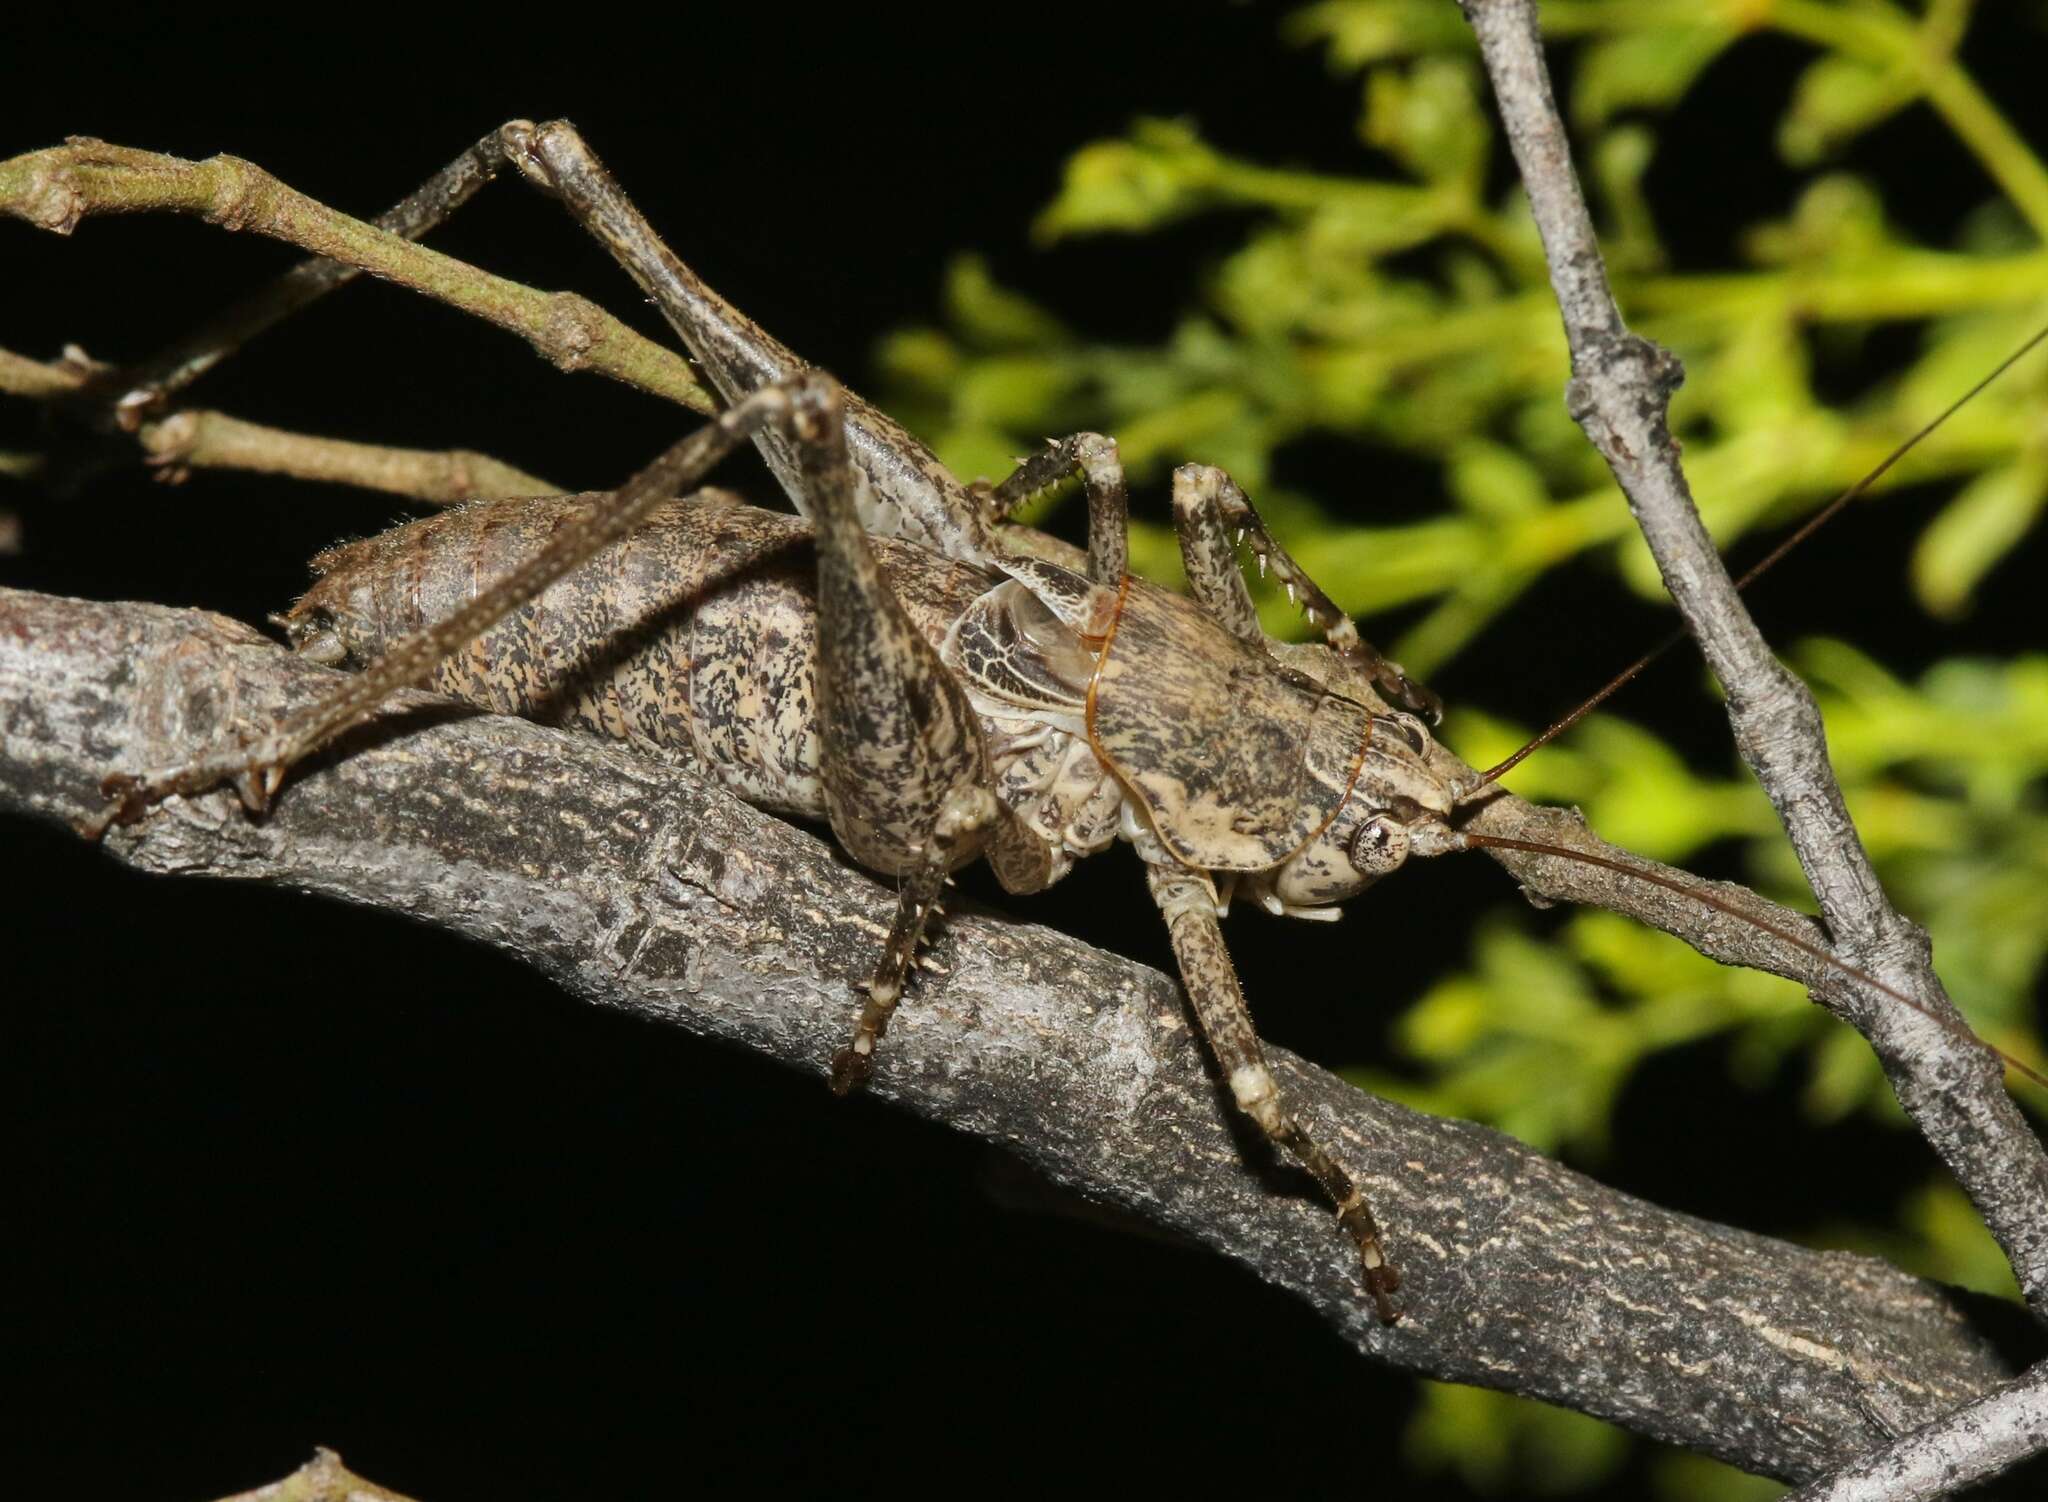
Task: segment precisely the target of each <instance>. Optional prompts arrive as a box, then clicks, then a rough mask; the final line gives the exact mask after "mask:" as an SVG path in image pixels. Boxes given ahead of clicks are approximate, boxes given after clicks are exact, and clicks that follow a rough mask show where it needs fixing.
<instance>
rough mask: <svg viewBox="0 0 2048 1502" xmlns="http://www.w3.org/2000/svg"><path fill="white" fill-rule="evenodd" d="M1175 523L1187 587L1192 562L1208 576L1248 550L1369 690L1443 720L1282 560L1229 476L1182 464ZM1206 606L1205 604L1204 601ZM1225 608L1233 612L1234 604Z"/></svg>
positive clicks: (1439, 705) (1303, 574)
mask: <svg viewBox="0 0 2048 1502" xmlns="http://www.w3.org/2000/svg"><path fill="white" fill-rule="evenodd" d="M1183 477H1185V478H1183ZM1183 497H1185V498H1186V502H1187V503H1186V504H1185V505H1183ZM1174 523H1175V525H1176V526H1177V527H1178V528H1179V529H1180V532H1181V557H1182V558H1183V560H1185V561H1186V562H1187V565H1188V576H1189V579H1190V581H1191V582H1195V581H1196V575H1197V567H1198V561H1199V562H1200V563H1201V564H1202V569H1201V571H1202V573H1203V574H1204V575H1209V574H1211V573H1213V570H1212V569H1211V568H1210V567H1208V566H1207V560H1208V559H1210V558H1212V557H1213V556H1214V555H1215V554H1216V552H1217V551H1218V549H1219V548H1221V547H1234V546H1235V544H1236V543H1238V542H1245V543H1249V544H1250V546H1251V550H1252V552H1253V554H1254V555H1255V556H1256V557H1257V558H1258V560H1259V571H1260V572H1261V573H1264V572H1265V571H1266V570H1267V569H1268V568H1271V569H1272V570H1273V574H1274V577H1276V578H1277V579H1279V581H1280V585H1281V588H1283V589H1285V590H1286V591H1287V597H1288V598H1289V599H1290V600H1293V601H1294V602H1295V603H1296V604H1297V605H1298V606H1299V607H1300V608H1301V612H1302V614H1303V615H1305V616H1307V617H1308V619H1309V622H1310V624H1312V625H1313V626H1315V627H1316V628H1317V629H1318V630H1320V631H1321V632H1322V633H1323V640H1324V641H1326V642H1328V643H1329V645H1330V647H1331V649H1332V650H1333V651H1335V652H1337V653H1338V654H1339V655H1341V656H1343V657H1346V658H1349V659H1350V660H1351V661H1352V662H1353V663H1355V664H1356V665H1357V666H1358V668H1359V670H1360V671H1361V672H1363V673H1365V674H1366V675H1367V676H1368V677H1370V678H1371V679H1372V680H1373V685H1374V687H1376V688H1377V689H1378V690H1379V691H1380V693H1381V694H1382V695H1383V696H1385V698H1386V699H1387V700H1388V701H1389V702H1390V703H1394V704H1398V705H1400V706H1401V707H1402V708H1404V709H1409V710H1413V711H1414V712H1415V713H1416V714H1419V715H1425V716H1427V717H1428V718H1429V720H1430V721H1431V722H1432V723H1434V722H1436V721H1438V720H1441V719H1442V718H1443V712H1444V707H1443V701H1442V700H1440V699H1438V698H1437V696H1436V695H1435V694H1433V693H1431V692H1430V691H1429V690H1428V689H1426V688H1424V687H1423V686H1422V685H1421V684H1419V683H1417V682H1415V681H1414V680H1413V679H1411V678H1410V677H1409V676H1408V675H1407V674H1406V673H1404V672H1402V671H1401V665H1400V664H1399V663H1398V662H1393V661H1390V660H1389V659H1387V658H1385V657H1382V656H1381V655H1380V652H1379V649H1378V648H1377V647H1375V646H1374V645H1373V644H1372V643H1371V642H1369V641H1367V640H1366V639H1365V638H1364V637H1363V636H1360V635H1359V634H1358V626H1357V624H1356V623H1355V622H1353V621H1352V619H1351V617H1350V616H1349V615H1347V614H1345V613H1344V611H1342V610H1341V609H1339V608H1338V606H1337V603H1336V601H1334V600H1332V599H1331V598H1330V597H1329V595H1328V594H1326V593H1324V591H1323V588H1322V586H1321V585H1319V584H1317V583H1316V581H1315V580H1314V579H1311V578H1310V577H1309V575H1308V571H1307V570H1306V569H1304V568H1303V567H1302V566H1301V565H1300V564H1298V563H1296V562H1295V561H1294V560H1293V558H1291V557H1289V556H1288V553H1287V550H1286V549H1285V548H1283V547H1281V546H1280V543H1279V540H1278V539H1277V538H1275V537H1274V536H1273V534H1272V533H1271V532H1270V531H1268V530H1267V529H1266V523H1265V521H1264V520H1263V519H1262V518H1261V517H1260V516H1259V513H1258V512H1257V510H1255V509H1254V508H1253V506H1252V503H1251V498H1250V497H1249V496H1247V495H1246V494H1245V493H1244V490H1243V488H1242V487H1241V486H1239V485H1238V483H1237V482H1236V481H1235V480H1233V479H1231V478H1230V476H1229V475H1227V474H1225V473H1224V472H1223V471H1222V470H1220V469H1216V468H1214V467H1212V466H1208V465H1188V466H1185V467H1184V468H1183V469H1181V470H1179V471H1177V472H1176V473H1175V475H1174ZM1191 534H1192V535H1191ZM1219 588H1220V586H1219ZM1196 589H1197V593H1198V594H1200V593H1201V590H1202V584H1201V583H1200V582H1196ZM1204 603H1205V604H1208V603H1209V601H1208V599H1207V598H1206V597H1205V598H1204ZM1210 608H1211V609H1212V610H1214V609H1216V608H1217V607H1216V605H1213V604H1212V605H1211V606H1210ZM1230 609H1231V611H1232V612H1233V613H1234V612H1235V609H1236V607H1235V605H1234V604H1233V605H1231V606H1230ZM1224 619H1225V622H1226V624H1231V625H1232V629H1237V628H1236V626H1235V624H1234V622H1233V621H1232V620H1231V618H1230V617H1229V616H1225V617H1224ZM1240 634H1241V633H1240Z"/></svg>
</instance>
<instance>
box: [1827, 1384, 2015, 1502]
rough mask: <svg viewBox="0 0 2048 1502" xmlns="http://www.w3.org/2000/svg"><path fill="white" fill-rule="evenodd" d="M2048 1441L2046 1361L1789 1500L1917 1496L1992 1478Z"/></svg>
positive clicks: (1886, 1500)
mask: <svg viewBox="0 0 2048 1502" xmlns="http://www.w3.org/2000/svg"><path fill="white" fill-rule="evenodd" d="M2044 1446H2048V1364H2043V1365H2037V1366H2035V1367H2034V1368H2032V1369H2031V1370H2030V1371H2029V1372H2028V1373H2027V1374H2026V1375H2025V1376H2024V1377H2022V1378H2020V1379H2019V1381H2017V1382H2015V1383H2013V1384H2012V1386H2010V1387H2007V1388H2003V1389H2001V1390H2000V1391H1998V1392H1995V1393H1993V1394H1991V1396H1989V1397H1987V1398H1979V1399H1978V1400H1977V1401H1976V1402H1974V1403H1970V1404H1967V1405H1966V1406H1964V1407H1962V1408H1958V1409H1957V1410H1956V1411H1955V1412H1954V1413H1952V1414H1950V1415H1949V1416H1948V1417H1947V1418H1944V1419H1938V1420H1936V1421H1935V1422H1934V1423H1932V1424H1929V1425H1928V1426H1927V1427H1926V1428H1925V1429H1918V1430H1915V1431H1914V1432H1913V1433H1911V1434H1909V1435H1907V1436H1906V1437H1905V1438H1903V1439H1901V1440H1900V1441H1898V1443H1896V1444H1893V1445H1887V1446H1886V1447H1885V1448H1884V1449H1882V1450H1879V1451H1878V1452H1877V1453H1876V1454H1875V1455H1870V1456H1867V1457H1865V1458H1864V1459H1862V1460H1859V1461H1856V1462H1855V1463H1854V1464H1852V1465H1847V1466H1844V1467H1843V1468H1842V1469H1841V1470H1839V1471H1837V1472H1835V1474H1834V1475H1832V1476H1829V1477H1827V1478H1826V1479H1824V1480H1821V1481H1816V1482H1814V1483H1813V1485H1811V1486H1808V1487H1802V1488H1801V1489H1800V1491H1799V1493H1798V1494H1797V1497H1796V1498H1794V1499H1793V1502H1921V1499H1923V1498H1931V1497H1946V1496H1948V1495H1949V1494H1950V1493H1951V1492H1954V1491H1955V1490H1957V1489H1958V1488H1960V1487H1965V1486H1969V1485H1970V1484H1972V1483H1973V1482H1977V1481H1982V1480H1983V1479H1984V1478H1985V1477H1987V1476H1995V1475H1997V1474H1998V1473H1999V1472H2000V1471H2002V1470H2004V1469H2005V1468H2006V1467H2008V1466H2010V1465H2013V1464H2016V1463H2017V1462H2019V1461H2022V1460H2025V1459H2026V1458H2027V1457H2028V1456H2029V1455H2033V1454H2037V1453H2038V1452H2039V1451H2040V1450H2041V1449H2042V1448H2043V1447H2044Z"/></svg>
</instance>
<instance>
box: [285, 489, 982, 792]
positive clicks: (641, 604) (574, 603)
mask: <svg viewBox="0 0 2048 1502" xmlns="http://www.w3.org/2000/svg"><path fill="white" fill-rule="evenodd" d="M598 499H599V497H597V496H594V495H588V496H553V497H545V498H541V499H536V500H513V501H487V502H476V503H473V504H471V505H468V506H464V507H461V508H459V509H457V510H453V511H447V512H443V513H440V514H438V515H435V516H430V517H426V518H423V519H422V520H420V521H416V522H413V523H410V524H409V525H406V526H403V527H399V528H397V529H395V530H393V531H390V532H386V533H383V534H381V535H379V536H376V537H372V538H368V539H366V540H364V541H362V542H358V543H352V544H348V545H346V546H344V547H339V548H335V549H331V550H330V551H329V552H327V553H324V554H322V555H321V556H320V557H319V558H318V559H316V560H314V567H315V568H316V570H318V572H319V573H320V575H321V577H320V580H319V582H318V583H317V584H315V585H314V587H313V588H312V589H311V590H310V591H308V592H307V594H306V596H305V597H304V598H303V599H302V600H300V601H299V603H298V604H297V605H295V606H294V607H293V608H292V610H291V612H290V615H289V617H288V619H289V621H290V623H291V625H292V629H293V632H294V639H295V640H299V639H301V638H303V637H305V636H307V635H309V634H311V633H313V632H315V631H317V630H319V629H320V628H321V627H322V626H323V625H327V626H329V627H330V628H331V630H332V633H333V635H334V637H336V638H338V639H339V640H340V642H341V643H342V645H343V646H344V647H345V648H346V651H347V655H348V659H349V660H350V661H351V662H353V663H358V664H359V663H361V662H365V661H367V660H369V659H370V658H372V657H375V656H376V655H378V654H379V653H380V652H381V651H383V649H384V648H385V646H386V645H387V644H389V643H390V642H392V641H395V640H397V639H398V638H399V637H401V636H404V635H406V634H408V633H410V632H412V631H414V630H417V629H419V628H421V627H422V626H424V625H426V624H427V623H429V622H431V621H434V620H439V619H443V618H445V617H447V616H448V615H449V614H451V613H452V612H453V611H454V610H456V609H457V608H459V607H460V606H461V605H462V604H463V603H465V602H466V601H467V600H469V599H470V598H472V597H473V596H474V595H475V594H476V593H477V592H479V591H480V590H482V589H484V588H486V587H488V585H489V584H490V583H491V581H492V580H494V579H496V578H498V577H500V576H502V575H503V574H504V573H506V572H507V571H509V570H510V569H511V568H512V567H513V566H514V565H516V564H517V563H518V562H519V561H521V560H522V559H524V558H527V557H530V556H531V555H532V554H534V553H535V552H537V551H539V549H540V548H541V547H543V546H545V544H546V542H547V540H548V538H549V536H550V535H552V533H553V532H554V530H555V529H556V528H557V526H559V525H560V523H561V522H562V520H563V519H564V518H566V517H567V516H569V515H570V514H571V513H572V512H574V511H575V510H576V509H577V508H579V507H582V506H585V505H589V504H592V503H594V502H596V501H597V500H598ZM876 551H877V553H878V554H879V555H880V557H881V560H882V564H883V567H884V569H885V571H886V572H887V573H888V575H889V577H890V582H891V584H892V585H893V586H894V588H895V590H896V593H897V596H898V598H899V599H901V600H902V601H903V603H904V605H905V607H906V608H907V609H908V610H909V611H910V613H911V616H912V618H913V619H914V620H916V621H917V622H918V624H919V625H920V627H922V628H923V629H924V630H925V632H926V633H927V634H928V635H930V636H931V637H932V639H933V640H934V641H935V642H936V641H938V640H940V639H942V638H943V637H944V635H945V631H946V628H947V626H948V625H950V623H951V621H952V620H953V618H954V617H955V616H957V615H958V613H959V611H960V610H961V609H963V608H964V607H965V605H966V603H967V602H968V601H970V600H972V599H973V598H974V596H975V595H977V594H979V593H980V592H981V591H982V590H984V589H986V588H987V587H988V586H989V582H990V581H989V579H988V578H987V576H985V575H983V574H982V573H980V572H979V571H978V570H975V569H971V568H968V567H966V566H964V565H960V564H955V563H950V562H948V561H946V560H944V559H942V558H939V557H937V556H936V555H934V554H932V553H929V552H926V551H924V550H923V549H919V548H915V547H911V546H908V545H905V544H897V543H889V542H878V543H877V544H876ZM815 577H816V566H815V562H814V559H813V555H812V551H811V542H810V532H809V528H808V526H807V525H806V524H805V523H804V522H803V521H802V520H800V519H799V518H797V517H793V516H784V515H780V514H778V513H775V512H767V511H759V510H756V509H754V508H752V507H749V506H745V505H742V504H740V503H739V502H738V501H737V500H736V499H734V498H732V497H730V496H727V495H725V494H724V493H722V492H715V491H707V492H702V493H700V494H699V495H697V496H693V497H690V498H688V499H686V500H680V501H675V502H672V503H670V504H669V505H667V506H665V507H663V508H661V509H660V510H658V511H656V512H655V513H654V515H653V516H651V517H650V518H649V519H648V522H647V524H646V526H645V527H644V528H643V529H642V530H641V531H639V532H637V533H635V534H634V536H632V537H631V538H629V539H627V540H626V541H625V542H623V543H620V544H618V545H617V546H615V547H613V548H610V549H608V550H606V551H605V552H603V553H600V554H599V555H598V556H597V557H596V558H594V559H592V560H591V561H590V562H589V563H587V564H586V565H584V566H583V567H582V568H581V569H578V570H575V571H574V572H572V573H571V574H570V575H569V576H568V577H567V578H565V579H563V580H561V581H559V582H558V583H556V584H555V585H553V586H552V587H550V588H549V589H547V590H546V591H544V592H543V593H542V594H541V595H540V596H539V597H538V598H537V599H535V600H533V601H530V602H529V603H527V604H526V605H524V606H522V607H521V608H520V609H518V610H516V611H514V612H513V613H512V614H511V615H510V616H508V617H507V618H506V619H505V620H503V621H502V622H500V623H499V624H498V625H497V626H496V627H494V628H493V629H492V630H491V631H489V632H488V633H486V634H485V635H484V636H482V637H480V638H479V639H478V640H476V641H475V642H473V643H471V644H470V645H469V646H468V647H466V648H464V649H462V650H461V651H459V652H458V653H457V654H456V655H455V656H454V657H453V658H451V659H449V660H448V661H447V662H445V663H444V664H443V665H442V666H441V667H440V668H439V669H438V670H437V671H436V673H435V675H434V677H433V678H432V679H431V680H430V682H429V684H428V685H427V686H429V687H431V688H434V689H436V690H438V691H440V692H443V693H448V694H452V695H454V696H456V697H457V698H460V699H463V700H465V701H467V702H469V703H472V704H475V705H477V706H479V707H480V708H484V709H489V710H492V711H495V712H498V713H504V714H517V715H523V716H525V717H527V718H530V719H536V720H540V721H543V722H545V723H549V724H560V725H575V726H580V727H583V728H586V729H590V730H594V731H597V732H598V733H600V734H603V735H608V736H613V737H615V738H618V739H621V740H624V741H627V742H629V743H630V744H632V745H634V746H636V747H638V748H640V749H641V750H643V751H645V752H648V753H651V754H654V755H658V756H663V757H667V758H669V759H673V760H684V761H692V762H696V763H698V764H701V765H706V766H709V767H710V768H712V769H713V770H715V771H716V773H717V774H718V775H719V777H720V778H721V780H723V781H724V782H725V783H726V785H727V786H729V787H730V788H732V790H733V791H734V792H736V793H738V794H739V795H740V796H742V797H744V798H746V799H747V800H748V801H749V802H752V803H756V804H759V805H761V806H763V807H766V808H772V809H777V810H780V811H783V812H787V813H794V814H802V815H808V816H810V817H822V816H823V814H824V795H823V788H822V785H821V784H820V782H819V779H818V754H819V742H818V736H817V731H816V725H815V710H816V705H817V685H816V670H817V613H816V608H815V598H814V594H815Z"/></svg>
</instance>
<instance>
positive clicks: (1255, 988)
mask: <svg viewBox="0 0 2048 1502" xmlns="http://www.w3.org/2000/svg"><path fill="white" fill-rule="evenodd" d="M1254 989H1255V991H1256V989H1257V987H1256V982H1254Z"/></svg>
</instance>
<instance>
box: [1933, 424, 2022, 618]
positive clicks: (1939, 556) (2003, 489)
mask: <svg viewBox="0 0 2048 1502" xmlns="http://www.w3.org/2000/svg"><path fill="white" fill-rule="evenodd" d="M2044 501H2048V464H2043V463H2042V462H2041V461H2040V460H2038V459H2031V458H2030V459H2023V460H2021V461H2020V462H2018V463H2016V464H2008V465H2005V466H2003V467H2001V468H1998V469H1993V470H1989V471H1987V472H1986V473H1984V474H1981V475H1979V476H1977V478H1976V479H1974V480H1972V481H1971V482H1970V483H1969V484H1968V485H1965V486H1964V487H1963V488H1962V490H1961V491H1960V492H1958V493H1957V495H1956V497H1955V499H1954V500H1952V501H1950V502H1949V503H1948V504H1947V505H1946V506H1944V507H1942V509H1941V514H1940V515H1939V516H1937V517H1936V518H1935V519H1934V520H1933V521H1932V522H1930V523H1928V526H1927V530H1926V531H1925V532H1923V533H1921V535H1920V541H1919V543H1918V545H1917V546H1915V548H1914V549H1913V588H1914V591H1915V593H1917V594H1918V595H1919V596H1920V599H1921V602H1922V603H1923V604H1925V605H1926V606H1927V608H1928V609H1929V610H1930V611H1932V612H1933V613H1934V614H1936V615H1939V616H1949V617H1953V616H1957V615H1960V614H1962V613H1963V611H1964V610H1965V609H1966V608H1968V606H1969V603H1970V595H1971V592H1972V591H1974V590H1975V589H1976V587H1977V583H1978V581H1979V580H1980V579H1982V578H1983V577H1984V575H1985V574H1987V573H1989V572H1990V571H1991V569H1992V568H1994V567H1995V566H1996V565H1997V564H1998V561H1999V560H2000V559H2002V558H2003V557H2005V555H2006V554H2007V553H2009V552H2011V551H2012V549H2013V546H2014V544H2016V543H2017V542H2018V541H2019V540H2020V539H2021V538H2022V537H2024V536H2026V534H2027V533H2028V531H2030V530H2031V529H2032V527H2033V525H2034V523H2035V521H2036V520H2037V519H2038V518H2039V517H2040V515H2041V507H2042V503H2043V502H2044Z"/></svg>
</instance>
